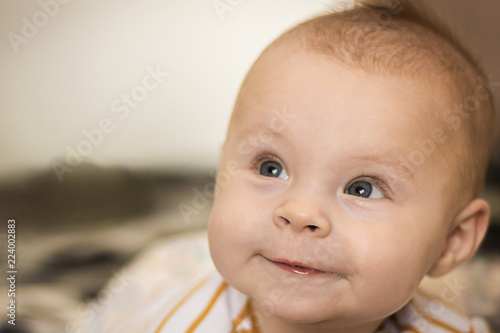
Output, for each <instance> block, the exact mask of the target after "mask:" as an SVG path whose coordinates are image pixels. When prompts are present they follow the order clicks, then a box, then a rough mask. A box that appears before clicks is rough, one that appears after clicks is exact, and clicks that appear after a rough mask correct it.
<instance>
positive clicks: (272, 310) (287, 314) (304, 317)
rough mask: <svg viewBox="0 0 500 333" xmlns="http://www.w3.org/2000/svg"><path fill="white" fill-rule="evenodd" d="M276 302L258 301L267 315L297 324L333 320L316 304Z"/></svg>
mask: <svg viewBox="0 0 500 333" xmlns="http://www.w3.org/2000/svg"><path fill="white" fill-rule="evenodd" d="M310 303H311V302H307V301H306V302H293V301H291V302H290V301H287V302H279V303H278V302H276V303H273V302H271V301H269V300H264V301H262V302H259V301H257V304H258V305H259V307H261V308H262V309H263V310H264V311H265V312H266V313H267V314H269V315H271V316H273V317H275V318H278V319H281V320H284V321H287V322H290V323H296V324H311V323H318V322H323V321H325V320H329V319H331V318H332V314H329V313H323V312H322V311H318V309H319V308H321V305H318V304H317V303H315V302H312V304H310Z"/></svg>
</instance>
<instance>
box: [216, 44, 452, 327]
mask: <svg viewBox="0 0 500 333" xmlns="http://www.w3.org/2000/svg"><path fill="white" fill-rule="evenodd" d="M430 100H431V99H430V98H429V96H428V95H427V94H426V92H425V91H424V90H420V89H419V88H416V87H415V86H414V85H412V84H411V82H408V81H403V80H402V79H399V78H396V77H392V76H389V75H387V76H374V75H370V74H366V73H364V72H361V71H358V70H355V69H350V68H347V67H345V66H343V65H340V64H336V63H335V62H334V61H333V60H331V59H328V58H326V57H324V56H320V55H315V54H310V53H305V52H303V53H301V52H296V53H293V54H289V55H287V56H286V57H281V58H280V59H275V60H270V59H269V60H267V61H266V62H264V63H263V64H261V66H260V67H259V69H258V70H257V71H254V72H253V73H252V75H251V76H250V79H249V82H248V84H247V85H246V86H245V88H244V89H243V93H242V94H241V96H240V99H239V101H238V103H237V107H236V110H235V112H236V114H235V116H234V117H233V120H232V122H231V125H230V129H229V133H228V138H227V141H226V142H225V144H224V147H223V154H222V158H221V163H220V169H219V173H220V175H221V177H220V179H219V183H218V187H217V192H216V198H215V202H214V206H213V210H212V215H211V219H210V223H209V240H210V248H211V253H212V257H213V259H214V262H215V264H216V266H217V268H218V270H219V271H220V273H221V274H222V276H223V277H224V278H225V279H226V280H227V281H228V283H229V284H231V285H232V286H233V287H235V288H237V289H239V290H240V291H242V292H243V293H245V294H247V295H249V296H250V297H251V298H252V300H253V301H254V302H255V305H256V306H257V308H258V309H259V310H260V311H264V312H265V313H266V314H268V315H270V316H272V317H273V318H278V319H280V320H286V321H291V322H302V323H319V322H321V325H329V326H344V325H352V324H360V323H362V322H377V321H380V320H382V319H383V318H385V317H387V316H388V315H389V314H391V313H393V312H395V311H397V310H398V309H399V308H401V307H402V306H403V305H404V304H405V303H406V302H407V301H408V300H409V298H410V297H411V296H412V294H413V293H414V291H415V290H416V288H417V286H418V284H419V282H420V280H421V278H422V277H423V276H424V275H425V274H426V273H427V272H428V271H429V269H431V267H432V266H433V264H434V262H435V261H436V260H437V259H438V257H439V255H440V253H441V251H442V249H443V246H444V242H445V238H446V234H447V232H448V229H449V221H450V212H449V208H450V207H449V205H447V204H445V202H447V201H446V200H445V199H444V198H447V197H449V194H448V193H447V187H448V180H447V179H446V178H447V177H445V176H443V174H445V173H444V170H445V169H444V167H443V166H442V165H441V164H440V163H438V162H436V160H437V159H436V160H435V159H434V158H431V157H429V158H428V159H429V160H428V161H425V163H423V164H422V165H421V166H419V167H415V168H413V169H412V170H411V171H410V170H409V169H408V168H406V167H405V166H404V165H403V164H402V163H401V158H405V159H407V158H408V156H409V155H410V154H411V153H412V151H414V150H415V144H416V143H418V142H419V141H422V140H425V139H427V138H429V136H430V135H431V134H430V130H429V129H428V127H429V126H428V123H429V122H428V120H429V119H428V118H427V119H426V117H424V116H422V114H423V113H424V114H431V112H430V111H431V108H433V107H435V105H434V104H433V103H431V102H430ZM418 114H419V115H418ZM436 154H437V153H436Z"/></svg>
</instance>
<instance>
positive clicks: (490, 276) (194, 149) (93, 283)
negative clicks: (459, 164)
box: [0, 0, 500, 332]
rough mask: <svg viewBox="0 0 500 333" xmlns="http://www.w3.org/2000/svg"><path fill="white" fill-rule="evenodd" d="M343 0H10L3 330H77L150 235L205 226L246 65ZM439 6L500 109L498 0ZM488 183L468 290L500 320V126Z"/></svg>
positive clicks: (0, 189)
mask: <svg viewBox="0 0 500 333" xmlns="http://www.w3.org/2000/svg"><path fill="white" fill-rule="evenodd" d="M335 5H336V2H335V1H327V0H272V1H264V0H253V1H248V0H188V1H180V0H164V1H158V0H144V1H141V2H139V1H132V0H120V1H118V0H106V1H96V0H93V1H92V0H91V1H82V0H71V1H70V0H38V1H35V0H24V1H1V2H0V35H1V36H2V38H1V39H0V156H1V157H0V218H1V221H4V222H5V223H4V222H2V223H3V224H2V225H3V227H2V229H1V230H0V237H1V238H0V240H1V242H0V246H2V247H3V248H2V250H1V251H6V249H7V245H6V244H7V243H6V234H7V223H6V221H7V219H9V218H15V219H16V221H17V222H16V226H17V227H16V231H17V243H16V244H17V252H16V256H17V257H16V259H17V268H18V271H19V274H18V276H17V278H18V293H17V299H18V303H19V308H18V317H17V325H16V327H15V330H13V328H12V326H11V325H6V323H5V321H6V320H5V318H4V319H2V322H0V332H10V331H12V332H64V331H65V330H66V331H67V328H65V325H66V323H67V322H68V321H69V320H70V319H71V318H72V317H73V316H74V315H75V308H76V307H77V305H78V303H79V302H82V301H88V300H91V299H92V298H93V297H95V296H96V295H97V292H98V291H99V289H100V288H102V286H103V284H104V283H105V282H106V281H107V280H108V279H109V278H110V277H111V276H112V274H113V272H114V271H115V270H116V269H117V268H118V267H121V266H122V265H123V264H124V263H126V262H128V261H129V260H130V258H132V257H133V256H134V255H135V254H136V253H137V252H138V251H139V250H140V249H142V248H144V247H145V246H146V245H147V244H149V243H151V242H152V241H154V240H157V239H161V238H162V237H165V236H167V235H171V234H176V233H181V232H185V231H188V230H196V229H203V228H204V227H205V226H206V222H207V216H208V213H209V210H210V200H209V199H210V198H209V196H207V195H203V196H202V197H203V199H200V198H197V195H198V194H197V193H200V191H201V192H203V189H204V188H206V187H207V186H209V185H210V184H211V183H212V182H213V177H214V174H215V170H216V164H217V158H218V151H219V146H220V144H221V143H222V141H223V138H224V135H225V130H226V126H227V123H228V120H229V115H230V113H231V109H232V104H233V102H234V99H235V97H236V94H237V92H238V89H239V85H240V83H241V81H242V79H243V77H244V75H245V73H246V71H247V70H248V69H249V67H250V65H251V63H252V62H253V61H254V60H255V58H256V57H257V56H258V55H259V53H260V52H261V51H262V49H263V48H264V47H265V46H266V45H267V44H268V43H269V42H270V41H272V40H273V39H275V38H276V37H277V36H278V35H280V34H281V33H282V32H283V31H284V30H286V29H287V28H289V27H290V26H292V25H294V24H296V23H298V22H300V21H303V20H304V19H307V18H309V17H312V16H314V15H317V14H321V13H323V12H325V11H327V10H328V9H329V8H331V7H335ZM432 6H433V7H434V9H435V10H436V12H437V13H438V15H439V16H441V17H442V18H443V19H444V20H445V21H447V22H448V23H449V25H450V26H451V28H452V30H453V31H455V32H456V34H457V36H458V38H459V39H460V40H461V41H462V42H463V44H464V45H465V46H466V48H468V49H469V50H470V51H471V53H472V54H473V55H474V56H475V57H476V58H477V59H478V60H479V61H480V62H481V63H482V64H483V68H484V72H485V73H486V76H487V77H489V78H490V80H491V83H492V84H491V86H492V87H493V89H494V92H493V94H494V96H495V101H496V105H497V110H498V105H499V104H500V63H499V62H498V59H500V43H499V39H498V36H499V33H500V23H499V21H498V19H497V16H498V14H499V13H500V2H499V1H491V0H478V1H474V2H471V1H467V0H453V1H452V0H440V1H434V2H433V3H432ZM498 120H500V117H498ZM484 195H485V196H486V197H487V198H488V199H490V200H491V202H492V206H493V207H492V208H493V223H492V226H491V228H490V232H489V234H488V238H487V239H486V241H485V243H484V244H483V247H482V249H481V255H480V256H478V257H477V258H476V259H474V261H473V262H471V263H470V265H471V267H473V268H474V269H473V270H472V271H473V272H472V273H468V274H470V276H468V277H467V278H468V279H470V280H468V281H471V282H470V283H469V284H468V286H469V288H467V291H466V293H465V294H466V295H465V297H466V298H467V300H468V301H469V303H470V304H471V310H472V311H474V312H476V313H477V312H479V313H480V314H483V315H484V316H486V317H488V318H489V319H490V321H491V322H492V323H494V324H495V325H499V326H500V319H499V318H500V304H499V303H500V260H499V254H500V231H499V230H500V140H497V143H496V146H495V149H494V150H493V154H492V159H491V166H490V172H489V174H488V182H487V186H486V190H485V193H484ZM196 200H198V201H196ZM195 201H196V204H198V207H197V208H196V212H195V213H191V214H187V215H186V212H185V211H184V213H183V210H182V207H183V205H190V206H193V205H194V204H195ZM184 207H185V206H184ZM4 248H5V250H4ZM2 253H4V252H2ZM5 253H6V252H5ZM4 257H5V258H6V254H5V256H4ZM1 262H2V263H4V262H5V261H4V260H2V261H1ZM5 270H7V269H5ZM479 281H483V282H484V281H489V282H488V283H479ZM476 282H477V283H476ZM2 283H3V284H2V286H1V288H2V289H1V292H2V293H1V295H0V299H1V300H2V304H7V303H6V302H8V299H7V292H6V288H7V286H6V285H5V282H2ZM4 291H5V292H4Z"/></svg>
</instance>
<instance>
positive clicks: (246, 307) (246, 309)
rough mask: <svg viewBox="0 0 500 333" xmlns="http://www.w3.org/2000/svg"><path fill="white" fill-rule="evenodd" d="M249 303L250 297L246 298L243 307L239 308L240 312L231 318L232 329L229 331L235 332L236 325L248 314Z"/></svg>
mask: <svg viewBox="0 0 500 333" xmlns="http://www.w3.org/2000/svg"><path fill="white" fill-rule="evenodd" d="M249 305H250V299H248V300H247V302H246V303H245V306H244V307H243V309H241V312H240V314H239V315H238V316H237V317H236V318H234V319H233V329H232V331H231V332H236V329H237V328H238V326H240V324H241V322H242V321H243V319H245V318H246V317H247V316H248V307H249Z"/></svg>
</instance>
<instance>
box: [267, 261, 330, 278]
mask: <svg viewBox="0 0 500 333" xmlns="http://www.w3.org/2000/svg"><path fill="white" fill-rule="evenodd" d="M270 262H271V263H273V264H274V265H275V266H278V267H279V268H281V269H283V270H285V271H287V272H290V273H295V274H299V275H318V274H323V273H325V272H323V271H318V270H315V269H312V268H307V267H302V266H293V265H289V264H285V263H282V262H278V261H272V260H270Z"/></svg>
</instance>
